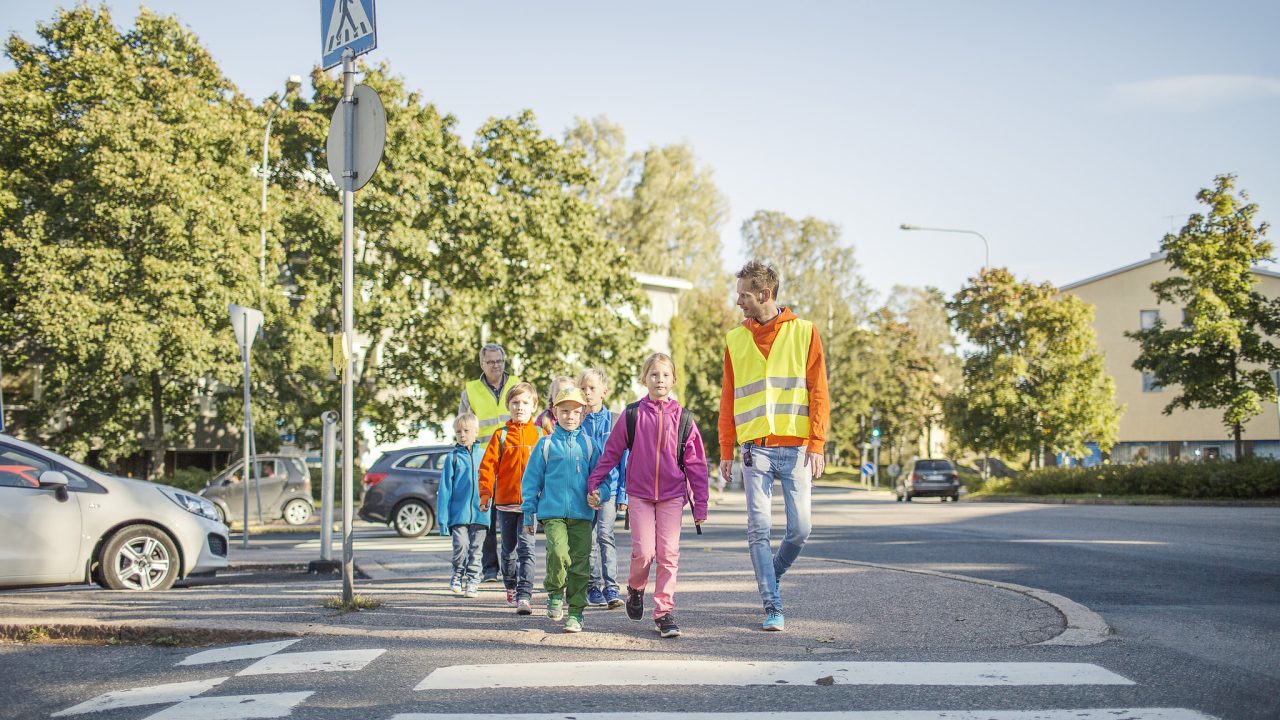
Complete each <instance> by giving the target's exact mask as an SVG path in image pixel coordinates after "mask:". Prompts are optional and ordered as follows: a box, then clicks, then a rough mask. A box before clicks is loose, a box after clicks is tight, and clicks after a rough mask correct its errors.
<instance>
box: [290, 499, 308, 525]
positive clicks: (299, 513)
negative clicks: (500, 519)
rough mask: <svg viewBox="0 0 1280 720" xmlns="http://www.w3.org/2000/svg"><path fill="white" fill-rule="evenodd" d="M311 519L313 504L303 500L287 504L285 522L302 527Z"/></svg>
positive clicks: (295, 500)
mask: <svg viewBox="0 0 1280 720" xmlns="http://www.w3.org/2000/svg"><path fill="white" fill-rule="evenodd" d="M310 519H311V503H309V502H307V501H306V500H303V499H302V498H295V499H293V500H290V501H289V502H287V503H285V506H284V521H285V522H287V523H289V524H290V525H301V524H303V523H305V522H306V521H308V520H310Z"/></svg>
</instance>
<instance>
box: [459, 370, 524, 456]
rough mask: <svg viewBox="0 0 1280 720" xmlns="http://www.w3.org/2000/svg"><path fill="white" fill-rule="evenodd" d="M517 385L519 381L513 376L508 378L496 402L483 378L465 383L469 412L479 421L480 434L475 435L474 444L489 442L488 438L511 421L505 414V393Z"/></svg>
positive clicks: (509, 416) (506, 413) (508, 415)
mask: <svg viewBox="0 0 1280 720" xmlns="http://www.w3.org/2000/svg"><path fill="white" fill-rule="evenodd" d="M519 383H520V379H519V378H517V377H515V376H514V375H513V376H511V377H508V378H507V383H506V384H505V385H503V386H502V392H501V393H499V397H498V399H497V400H495V399H494V397H493V391H492V390H490V389H489V386H488V385H487V384H486V383H485V381H484V378H480V379H478V380H472V381H471V382H469V383H467V404H468V405H470V406H471V412H473V413H475V416H476V419H477V420H479V421H480V432H478V433H476V442H479V443H487V442H489V436H490V435H493V433H494V432H496V431H497V429H498V428H500V427H502V425H503V423H505V422H506V421H507V420H510V419H511V414H510V413H508V412H507V393H508V392H510V391H511V388H513V387H515V386H516V385H518V384H519Z"/></svg>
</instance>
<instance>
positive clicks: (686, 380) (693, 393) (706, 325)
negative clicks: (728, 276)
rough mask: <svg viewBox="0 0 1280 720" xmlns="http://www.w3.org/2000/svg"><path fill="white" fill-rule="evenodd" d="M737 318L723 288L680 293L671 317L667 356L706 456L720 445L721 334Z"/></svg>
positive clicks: (698, 289)
mask: <svg viewBox="0 0 1280 720" xmlns="http://www.w3.org/2000/svg"><path fill="white" fill-rule="evenodd" d="M740 319H741V315H740V314H739V313H738V312H736V311H735V309H734V307H733V305H731V304H730V303H729V297H728V294H727V291H726V290H724V289H716V288H695V289H693V290H690V291H688V292H686V293H684V294H683V295H682V296H681V297H680V313H679V314H678V315H676V317H675V318H673V319H672V321H671V358H672V359H673V360H675V362H676V367H677V368H678V369H679V379H678V381H677V383H678V385H679V387H678V388H677V392H676V395H677V397H679V398H680V404H681V405H682V406H684V407H687V408H689V410H691V411H692V412H693V414H694V417H696V418H698V430H699V431H700V432H701V433H702V442H703V445H704V446H705V447H706V448H707V455H708V458H713V457H714V456H715V453H718V452H719V447H720V430H719V427H718V426H717V423H718V419H719V417H720V388H721V386H722V384H723V382H724V349H725V340H724V338H725V334H726V333H728V332H729V330H731V329H732V328H733V327H734V326H735V325H737V324H738V321H739V320H740Z"/></svg>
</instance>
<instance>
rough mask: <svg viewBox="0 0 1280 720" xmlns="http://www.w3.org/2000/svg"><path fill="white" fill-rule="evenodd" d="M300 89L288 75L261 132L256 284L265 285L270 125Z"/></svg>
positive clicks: (297, 80) (298, 79) (299, 79)
mask: <svg viewBox="0 0 1280 720" xmlns="http://www.w3.org/2000/svg"><path fill="white" fill-rule="evenodd" d="M300 87H302V76H301V75H290V76H289V79H288V81H286V82H285V84H284V95H282V96H280V98H279V99H276V98H275V97H274V96H273V97H272V98H271V112H270V113H268V114H267V128H266V129H265V130H263V131H262V216H261V218H260V219H259V223H258V229H259V232H260V239H261V245H260V246H259V252H258V282H259V283H261V284H262V285H264V286H265V285H266V284H267V178H268V172H267V151H268V148H269V143H270V140H271V123H272V122H274V121H275V119H276V113H278V112H280V109H281V108H282V107H283V105H282V103H284V101H285V98H287V97H289V95H291V94H292V93H293V91H295V90H297V89H298V88H300Z"/></svg>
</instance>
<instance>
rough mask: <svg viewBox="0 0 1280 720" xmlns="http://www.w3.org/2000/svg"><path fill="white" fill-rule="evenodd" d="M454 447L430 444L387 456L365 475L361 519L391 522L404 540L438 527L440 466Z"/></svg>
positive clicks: (393, 452)
mask: <svg viewBox="0 0 1280 720" xmlns="http://www.w3.org/2000/svg"><path fill="white" fill-rule="evenodd" d="M452 449H453V446H452V445H428V446H419V447H411V448H403V449H401V450H391V451H389V452H386V453H383V455H382V457H380V458H378V460H377V462H375V463H374V464H373V465H371V466H370V467H369V470H368V471H367V472H365V474H364V481H363V485H364V500H363V502H361V504H360V512H359V515H360V519H361V520H365V521H368V522H379V523H387V524H388V525H390V526H391V527H393V528H395V531H396V532H397V533H399V534H400V536H401V537H420V536H422V535H423V534H425V533H428V532H431V530H432V529H433V528H434V527H435V524H436V490H437V488H438V487H439V486H440V466H441V465H442V464H443V463H444V458H445V456H446V455H448V454H449V451H451V450H452Z"/></svg>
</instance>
